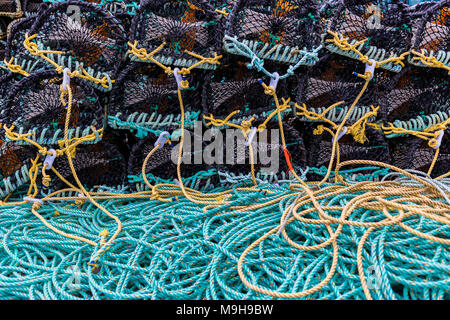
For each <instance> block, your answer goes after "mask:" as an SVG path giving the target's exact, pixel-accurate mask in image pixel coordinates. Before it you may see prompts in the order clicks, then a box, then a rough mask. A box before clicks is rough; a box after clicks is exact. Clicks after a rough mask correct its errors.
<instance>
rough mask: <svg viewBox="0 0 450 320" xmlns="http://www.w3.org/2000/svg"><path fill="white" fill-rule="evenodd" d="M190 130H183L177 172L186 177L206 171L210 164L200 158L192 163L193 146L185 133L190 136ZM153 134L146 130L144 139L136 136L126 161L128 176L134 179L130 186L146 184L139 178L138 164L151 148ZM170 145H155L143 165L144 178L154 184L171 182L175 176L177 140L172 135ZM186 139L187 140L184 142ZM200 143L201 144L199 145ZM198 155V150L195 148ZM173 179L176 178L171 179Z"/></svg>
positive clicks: (131, 179) (140, 165)
mask: <svg viewBox="0 0 450 320" xmlns="http://www.w3.org/2000/svg"><path fill="white" fill-rule="evenodd" d="M193 135H194V132H192V131H189V130H186V131H185V140H184V141H185V143H184V144H183V157H182V159H181V165H180V173H181V177H182V178H189V177H192V176H194V175H195V174H196V173H198V172H200V171H206V170H208V169H210V168H211V166H208V165H207V164H205V163H203V162H200V164H195V159H194V157H195V152H196V150H195V146H194V145H192V143H191V142H190V140H191V139H190V138H189V137H193ZM157 139H158V137H157V136H155V135H153V134H149V135H148V136H147V137H146V138H145V139H141V140H139V141H138V142H137V143H136V144H135V145H134V146H133V148H132V150H131V153H130V158H129V161H128V178H129V181H132V183H134V187H137V188H147V186H145V185H144V180H143V179H142V166H143V163H144V160H145V158H146V156H147V155H148V153H149V152H150V151H151V150H153V148H155V142H156V140H157ZM173 140H174V141H173V144H174V148H170V147H167V146H166V147H164V148H158V149H157V150H156V151H155V152H154V153H153V154H152V156H151V157H150V159H149V160H148V162H147V165H146V166H145V173H146V176H147V179H148V181H149V182H150V183H151V184H153V185H155V184H156V183H171V184H173V183H174V179H176V180H178V175H177V163H178V148H179V141H180V140H177V141H175V139H173ZM188 141H189V142H188ZM202 147H204V145H202ZM198 152H199V155H200V158H201V157H202V151H201V150H199V151H198ZM175 183H176V181H175Z"/></svg>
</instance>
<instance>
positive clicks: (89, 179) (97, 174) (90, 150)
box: [50, 138, 127, 190]
mask: <svg viewBox="0 0 450 320" xmlns="http://www.w3.org/2000/svg"><path fill="white" fill-rule="evenodd" d="M105 139H106V140H105V141H100V142H98V143H96V144H91V145H81V146H79V147H78V148H77V149H76V152H75V156H74V157H73V158H72V162H73V166H74V169H75V172H76V174H77V177H78V179H79V180H80V181H81V183H82V184H83V186H85V187H87V188H89V189H91V188H94V187H96V186H101V185H105V186H111V187H116V186H120V185H123V184H124V183H125V175H126V165H127V164H126V160H125V157H124V155H123V153H122V152H121V150H120V149H119V148H118V146H117V145H116V144H114V143H112V141H108V140H109V139H108V138H105ZM54 167H55V169H56V170H57V171H58V172H59V173H60V175H61V176H62V177H63V178H64V179H65V180H67V181H68V182H70V183H71V184H73V185H77V184H76V181H75V178H74V177H73V173H72V171H71V169H70V166H69V163H68V160H67V156H66V155H64V156H61V157H58V158H57V159H56V160H55V162H54ZM50 187H51V188H52V190H59V189H62V188H66V187H68V186H67V185H66V183H65V182H64V181H63V180H61V179H60V178H59V177H57V176H56V175H55V174H52V183H51V185H50Z"/></svg>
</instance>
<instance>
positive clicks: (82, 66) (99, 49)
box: [24, 1, 126, 89]
mask: <svg viewBox="0 0 450 320" xmlns="http://www.w3.org/2000/svg"><path fill="white" fill-rule="evenodd" d="M27 32H28V36H33V35H36V37H35V38H33V40H31V41H32V42H34V43H35V44H36V45H37V48H38V50H41V51H42V50H51V51H57V52H59V53H55V54H53V55H52V54H50V59H51V60H53V61H54V62H55V63H56V64H57V65H59V66H62V67H63V68H64V67H69V69H71V70H76V71H78V72H80V73H83V70H84V71H85V72H87V73H88V74H90V75H91V76H92V77H94V78H96V77H97V78H103V77H106V78H107V79H108V82H110V79H113V78H114V76H115V72H116V71H117V69H118V67H119V65H120V59H121V57H122V55H123V54H124V53H125V51H126V47H125V40H126V36H125V31H124V30H123V27H122V26H121V25H120V23H119V22H118V21H117V20H116V19H115V18H114V17H113V16H111V14H109V13H107V12H106V11H104V10H103V9H102V8H101V7H100V6H98V5H94V4H89V3H84V2H80V1H68V2H64V3H58V4H53V5H51V6H50V7H49V8H48V9H47V10H45V11H43V12H41V13H40V14H39V15H38V17H37V18H36V20H35V21H34V22H33V25H32V26H31V28H29V30H28V31H27ZM24 50H25V49H24ZM24 52H25V51H24ZM25 54H27V53H26V52H25ZM28 55H30V54H29V53H28ZM41 59H42V58H41ZM46 62H47V61H46ZM46 65H47V67H54V66H51V65H49V63H48V62H47V63H46ZM107 87H108V88H109V89H111V83H109V84H108V85H107Z"/></svg>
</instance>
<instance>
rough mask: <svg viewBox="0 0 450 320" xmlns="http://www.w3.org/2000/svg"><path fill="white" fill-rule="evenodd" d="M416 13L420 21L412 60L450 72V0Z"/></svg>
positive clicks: (415, 35)
mask: <svg viewBox="0 0 450 320" xmlns="http://www.w3.org/2000/svg"><path fill="white" fill-rule="evenodd" d="M414 14H415V16H417V21H418V22H417V30H416V32H415V34H414V38H413V50H412V53H413V57H412V59H410V62H412V63H413V64H415V65H418V66H427V67H435V68H444V69H446V70H447V71H448V72H450V36H449V34H450V20H449V18H450V2H449V1H440V2H438V3H436V4H433V5H432V6H431V5H430V6H429V7H427V8H425V9H424V8H420V9H416V10H415V12H414Z"/></svg>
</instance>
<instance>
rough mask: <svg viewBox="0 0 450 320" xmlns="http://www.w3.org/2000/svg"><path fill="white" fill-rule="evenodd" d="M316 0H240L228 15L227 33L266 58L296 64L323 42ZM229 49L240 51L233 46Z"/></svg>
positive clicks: (233, 51)
mask: <svg viewBox="0 0 450 320" xmlns="http://www.w3.org/2000/svg"><path fill="white" fill-rule="evenodd" d="M318 9H319V3H318V2H317V1H313V0H307V1H298V0H294V1H288V0H263V1H261V0H258V1H256V0H248V1H247V0H238V1H235V2H234V6H233V9H232V11H231V13H230V15H229V17H228V22H227V23H228V27H227V29H226V34H227V35H229V36H231V37H236V38H237V40H238V41H239V42H241V43H244V44H246V45H247V46H248V47H249V48H250V49H251V50H252V51H254V53H256V54H257V55H258V56H259V57H260V58H263V59H265V60H274V61H279V62H283V63H289V64H295V63H296V62H298V60H300V59H301V57H302V56H303V54H301V53H300V51H299V50H304V51H306V52H308V51H312V50H313V49H315V48H317V47H318V46H319V45H320V41H321V40H320V35H321V33H322V31H323V30H322V29H323V26H322V20H321V19H320V18H319V12H318ZM228 51H229V52H230V53H234V54H239V53H238V52H237V51H236V50H234V49H233V47H231V49H230V50H228Z"/></svg>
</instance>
